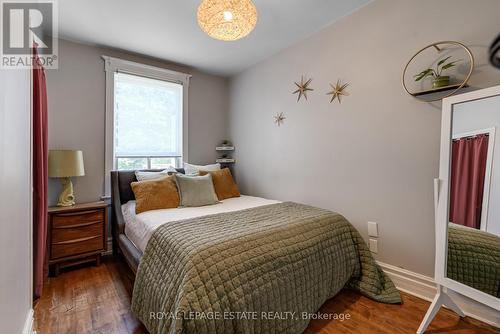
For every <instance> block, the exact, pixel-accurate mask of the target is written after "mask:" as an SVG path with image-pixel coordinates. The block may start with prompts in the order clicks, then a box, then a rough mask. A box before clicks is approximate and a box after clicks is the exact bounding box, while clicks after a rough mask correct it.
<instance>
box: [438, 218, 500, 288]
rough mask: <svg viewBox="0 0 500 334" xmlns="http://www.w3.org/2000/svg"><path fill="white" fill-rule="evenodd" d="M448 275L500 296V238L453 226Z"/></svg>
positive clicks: (450, 231)
mask: <svg viewBox="0 0 500 334" xmlns="http://www.w3.org/2000/svg"><path fill="white" fill-rule="evenodd" d="M446 269H447V272H448V274H447V277H448V278H451V279H453V280H455V281H458V282H461V283H464V284H466V285H468V286H471V287H473V288H475V289H478V290H481V291H483V292H486V293H488V294H490V295H493V296H496V297H499V298H500V237H497V236H495V235H493V234H491V233H486V232H483V231H478V230H474V229H472V228H464V227H459V226H458V227H457V226H453V225H449V228H448V264H447V268H446Z"/></svg>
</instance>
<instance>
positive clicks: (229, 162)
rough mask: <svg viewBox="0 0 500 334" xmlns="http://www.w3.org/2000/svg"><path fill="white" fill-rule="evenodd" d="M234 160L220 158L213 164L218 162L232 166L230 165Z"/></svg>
mask: <svg viewBox="0 0 500 334" xmlns="http://www.w3.org/2000/svg"><path fill="white" fill-rule="evenodd" d="M235 161H236V160H235V159H232V158H227V159H225V158H221V159H217V160H215V162H218V163H220V164H232V163H235Z"/></svg>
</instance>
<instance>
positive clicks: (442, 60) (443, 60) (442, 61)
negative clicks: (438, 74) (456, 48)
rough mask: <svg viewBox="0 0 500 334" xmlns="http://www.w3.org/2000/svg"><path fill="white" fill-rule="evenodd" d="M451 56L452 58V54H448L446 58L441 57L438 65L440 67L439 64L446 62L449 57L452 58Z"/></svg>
mask: <svg viewBox="0 0 500 334" xmlns="http://www.w3.org/2000/svg"><path fill="white" fill-rule="evenodd" d="M450 58H451V56H448V57H446V58H444V59H441V60H440V61H439V62H438V64H437V66H438V67H439V65H441V64H444V63H445V62H446V61H447V60H448V59H450Z"/></svg>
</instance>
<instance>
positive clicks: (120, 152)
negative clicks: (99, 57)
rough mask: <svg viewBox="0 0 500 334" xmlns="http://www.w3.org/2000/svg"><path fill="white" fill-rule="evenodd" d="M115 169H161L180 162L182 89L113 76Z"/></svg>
mask: <svg viewBox="0 0 500 334" xmlns="http://www.w3.org/2000/svg"><path fill="white" fill-rule="evenodd" d="M114 80H115V82H114V155H115V168H117V169H138V168H164V167H166V166H167V165H178V164H179V163H180V162H181V161H182V115H183V106H182V103H183V86H182V85H181V84H178V83H173V82H168V81H163V80H157V79H152V78H147V77H142V76H137V75H132V74H126V73H120V72H119V73H115V75H114Z"/></svg>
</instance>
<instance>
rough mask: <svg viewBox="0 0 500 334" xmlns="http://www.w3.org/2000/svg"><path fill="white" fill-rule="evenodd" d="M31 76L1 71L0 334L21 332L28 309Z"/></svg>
mask: <svg viewBox="0 0 500 334" xmlns="http://www.w3.org/2000/svg"><path fill="white" fill-rule="evenodd" d="M30 90H31V88H30V72H29V71H25V70H1V71H0V157H2V158H1V159H0V184H1V185H2V192H1V193H0V212H1V213H2V218H1V220H0V226H1V229H2V232H1V233H0V263H2V274H1V275H0V333H21V332H22V330H23V327H24V324H25V322H26V320H27V317H28V315H29V312H30V309H31V291H32V286H31V130H30V124H31V111H30V101H31V93H30Z"/></svg>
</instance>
